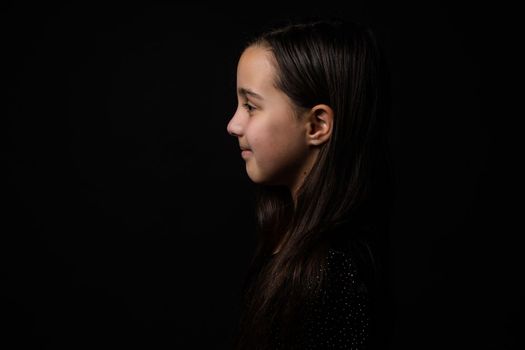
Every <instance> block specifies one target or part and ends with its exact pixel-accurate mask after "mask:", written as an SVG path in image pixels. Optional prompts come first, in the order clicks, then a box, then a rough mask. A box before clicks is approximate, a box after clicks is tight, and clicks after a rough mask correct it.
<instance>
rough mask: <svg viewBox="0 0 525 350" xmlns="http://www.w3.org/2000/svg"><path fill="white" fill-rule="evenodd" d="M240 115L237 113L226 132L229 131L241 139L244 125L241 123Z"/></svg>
mask: <svg viewBox="0 0 525 350" xmlns="http://www.w3.org/2000/svg"><path fill="white" fill-rule="evenodd" d="M237 114H238V113H237V112H236V113H235V114H234V115H233V117H232V118H231V119H230V121H229V122H228V126H227V127H226V130H228V134H230V135H232V136H235V137H239V136H241V135H242V125H241V123H240V119H239V118H238V115H237Z"/></svg>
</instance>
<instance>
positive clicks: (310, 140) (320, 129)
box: [306, 104, 334, 146]
mask: <svg viewBox="0 0 525 350" xmlns="http://www.w3.org/2000/svg"><path fill="white" fill-rule="evenodd" d="M333 125H334V111H333V110H332V108H331V107H330V106H328V105H325V104H319V105H316V106H314V107H312V109H310V111H309V112H308V115H307V117H306V143H307V144H308V145H312V146H319V145H321V144H323V143H325V142H326V141H328V139H329V138H330V136H331V135H332V128H333Z"/></svg>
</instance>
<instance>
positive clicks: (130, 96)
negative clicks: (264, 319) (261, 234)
mask: <svg viewBox="0 0 525 350" xmlns="http://www.w3.org/2000/svg"><path fill="white" fill-rule="evenodd" d="M395 3H396V4H395V5H394V4H389V2H387V1H383V2H378V1H360V2H357V1H356V2H348V3H346V4H340V3H337V2H335V1H334V2H330V1H323V2H322V3H317V4H315V5H307V4H303V5H297V4H295V5H292V4H287V3H284V2H267V1H264V2H256V3H243V4H239V5H235V6H234V5H231V6H226V5H224V4H208V3H203V2H182V3H179V2H167V1H166V2H154V1H150V2H143V3H133V4H126V3H122V4H120V5H116V4H113V5H108V4H104V3H98V4H97V3H93V2H85V3H83V4H75V5H73V4H61V5H58V4H57V5H45V4H40V5H34V4H23V3H11V4H7V5H3V6H4V7H3V9H2V14H1V22H2V27H3V28H2V34H3V35H2V36H3V39H2V47H3V50H2V52H3V54H2V57H3V58H4V63H3V79H2V80H3V82H4V83H6V85H7V86H6V87H7V92H6V96H7V102H8V103H7V104H4V108H3V110H4V111H3V112H2V114H3V116H2V119H1V121H2V141H3V143H4V146H3V147H2V164H3V165H5V166H6V169H5V170H4V171H3V173H4V175H6V177H7V180H4V184H5V186H4V190H3V192H2V201H3V204H4V209H3V211H2V214H3V218H2V227H3V228H2V232H1V241H0V249H1V251H0V253H1V259H2V260H1V276H0V278H1V281H2V285H1V289H0V290H1V291H0V293H1V294H0V297H1V306H0V307H1V309H0V315H1V318H2V326H1V332H2V334H1V337H0V341H1V342H2V343H4V344H8V343H9V344H11V345H10V347H9V348H27V346H30V347H31V348H42V349H57V348H68V349H76V348H84V347H86V348H100V347H102V348H104V347H111V348H114V347H116V348H120V347H122V348H124V347H127V348H129V347H134V346H137V347H141V348H152V349H157V348H184V349H186V348H188V349H193V348H195V349H196V348H209V349H228V348H230V347H231V337H232V335H233V330H234V326H235V322H236V320H237V316H238V309H239V299H240V290H241V283H242V277H243V273H244V271H245V269H246V265H247V262H248V260H249V257H250V254H251V252H252V249H253V246H254V237H253V223H254V222H253V194H252V190H253V187H252V184H251V183H250V182H249V179H248V178H247V176H246V173H245V171H244V162H243V160H242V159H241V158H240V155H239V150H238V144H237V141H236V140H235V139H234V138H232V137H231V136H229V135H228V134H227V132H226V124H227V122H228V120H229V118H230V117H231V116H232V114H233V112H234V110H235V104H236V98H235V90H234V89H235V69H236V63H237V59H238V55H239V54H240V51H241V49H242V47H243V45H244V42H245V40H246V39H247V38H248V37H249V36H250V35H251V34H252V33H253V32H254V31H255V30H258V29H260V28H261V27H262V26H264V25H266V24H268V23H271V22H272V21H275V20H279V19H285V18H290V17H293V16H297V15H302V16H308V15H317V14H324V15H339V16H342V17H346V18H349V19H354V20H358V21H362V22H365V23H368V24H370V25H371V26H372V27H373V28H374V29H375V30H376V32H377V34H378V36H379V38H380V40H381V42H382V44H383V46H384V48H385V50H386V53H387V55H388V60H389V63H390V66H391V71H392V79H393V83H392V84H393V101H394V105H393V112H394V113H393V128H392V137H393V145H392V153H393V155H394V160H395V164H396V168H395V171H396V177H397V180H396V184H397V185H396V186H397V193H398V198H397V200H396V205H395V210H394V212H393V221H392V233H391V241H392V252H393V258H392V261H391V264H392V267H393V271H394V273H393V275H392V280H393V281H394V287H395V308H396V310H397V319H396V322H395V328H394V329H392V333H393V341H392V348H393V349H443V348H487V349H506V348H513V346H515V347H517V346H518V345H519V344H520V345H523V340H522V339H518V338H517V335H518V333H519V330H523V321H522V319H520V317H521V313H522V311H521V309H520V308H521V307H522V304H521V303H522V292H523V291H522V290H521V289H520V287H519V286H518V285H517V281H518V280H519V279H520V278H519V277H518V276H519V275H520V274H519V269H518V267H517V266H518V264H517V262H518V261H517V258H516V256H517V255H518V252H519V248H518V247H517V246H516V245H513V244H512V240H509V239H510V237H511V235H510V234H515V233H514V232H512V231H511V228H510V227H507V226H505V222H506V220H505V217H506V212H505V210H504V209H503V206H502V203H501V201H500V199H501V198H502V197H501V195H500V192H499V191H500V188H499V187H497V186H495V185H494V182H495V181H494V178H495V176H496V170H495V169H497V163H498V157H497V156H496V155H495V153H494V152H493V143H494V135H493V130H492V127H491V124H490V123H489V121H488V119H487V118H484V117H483V116H482V115H483V113H482V101H481V96H480V86H481V80H482V76H483V74H482V67H481V63H480V57H481V56H482V55H483V50H482V47H483V45H482V41H483V38H482V37H481V35H480V32H479V30H478V29H479V28H478V26H477V23H478V22H477V19H476V18H477V13H476V12H475V10H474V9H472V8H471V7H469V6H466V5H465V6H462V7H458V5H454V4H453V3H452V2H450V3H443V2H432V3H430V2H424V4H422V3H423V2H421V3H420V4H417V3H412V4H399V3H397V2H395ZM13 344H16V345H13ZM0 346H1V347H2V348H4V346H3V345H0Z"/></svg>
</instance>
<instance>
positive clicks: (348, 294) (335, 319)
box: [303, 248, 369, 349]
mask: <svg viewBox="0 0 525 350" xmlns="http://www.w3.org/2000/svg"><path fill="white" fill-rule="evenodd" d="M323 268H324V269H325V276H326V280H325V283H323V284H322V286H321V288H320V290H319V293H318V294H317V295H316V297H315V298H313V299H312V300H310V302H309V303H308V305H307V313H306V317H305V320H304V322H305V328H304V331H305V333H304V337H303V342H304V343H303V348H304V349H347V348H352V349H354V348H355V349H360V348H362V347H364V346H365V344H366V341H367V338H368V331H369V329H368V328H369V312H368V293H367V289H366V286H365V284H364V283H363V281H362V280H361V278H360V276H359V272H358V270H357V268H356V264H355V262H354V259H353V258H352V255H351V254H350V253H349V252H348V251H345V250H343V249H335V248H330V249H328V253H327V256H326V259H325V264H324V267H323Z"/></svg>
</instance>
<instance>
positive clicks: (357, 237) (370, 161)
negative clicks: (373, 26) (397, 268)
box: [227, 20, 390, 349]
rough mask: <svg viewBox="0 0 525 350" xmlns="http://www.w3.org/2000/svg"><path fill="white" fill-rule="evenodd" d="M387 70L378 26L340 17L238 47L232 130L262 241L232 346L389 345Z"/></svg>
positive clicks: (294, 26)
mask: <svg viewBox="0 0 525 350" xmlns="http://www.w3.org/2000/svg"><path fill="white" fill-rule="evenodd" d="M385 72H386V71H385V69H384V63H383V59H382V56H381V54H380V50H379V49H378V47H377V43H376V40H375V38H374V36H373V35H372V33H371V31H370V30H368V29H367V28H365V27H363V26H361V25H358V24H356V23H352V22H344V21H342V20H311V21H305V22H302V23H295V24H290V25H287V26H284V27H280V28H274V29H273V30H270V31H268V32H266V33H263V34H261V35H260V36H258V37H257V38H255V39H253V40H252V41H251V42H249V43H248V45H247V46H246V48H245V49H244V51H243V53H242V55H241V56H240V59H239V62H238V66H237V97H238V107H237V110H236V112H235V114H234V115H233V117H232V119H231V120H230V122H229V123H228V126H227V130H228V132H229V133H230V134H231V135H232V136H235V137H236V138H237V140H238V142H239V146H240V149H241V156H242V157H243V159H244V160H245V162H246V172H247V174H248V176H249V177H250V179H251V180H252V181H253V182H255V183H256V184H258V186H257V187H258V193H257V194H258V196H257V219H258V245H257V249H256V251H255V254H254V256H253V260H252V263H251V265H250V269H249V272H248V275H247V278H246V284H245V294H244V295H245V299H244V304H243V312H242V317H241V320H240V326H239V332H238V336H237V338H236V348H237V349H279V348H282V349H314V348H315V349H335V348H337V349H339V348H341V349H364V348H366V349H369V348H372V347H380V346H384V345H381V344H380V340H382V339H383V338H384V334H383V333H384V332H382V329H383V328H384V321H385V318H384V317H383V316H382V314H383V313H384V311H385V306H384V305H383V302H384V300H385V298H384V295H386V294H385V293H384V291H385V290H386V289H385V288H384V284H383V283H382V281H383V278H382V277H383V276H384V275H385V273H384V264H383V263H382V258H383V257H384V254H385V251H384V249H385V247H384V246H382V245H381V244H380V243H381V242H383V243H384V239H382V238H383V236H381V234H383V235H384V234H385V232H386V220H384V218H385V217H386V215H383V214H384V213H386V212H385V211H384V210H383V209H385V210H386V209H388V206H387V205H386V204H388V202H387V201H385V199H388V198H389V196H387V193H388V192H386V190H388V189H389V188H390V187H389V186H388V183H389V182H388V181H387V180H388V176H387V175H388V169H389V167H387V166H386V165H387V164H388V162H387V160H388V157H387V156H386V155H387V152H386V150H387V149H388V148H387V147H386V144H387V143H386V142H385V141H386V140H387V139H386V133H385V130H386V124H387V108H386V107H387V105H388V104H387V103H386V95H385V92H386V89H385V86H386V85H385V81H386V80H385V79H386V74H385ZM383 340H384V339H383Z"/></svg>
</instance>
